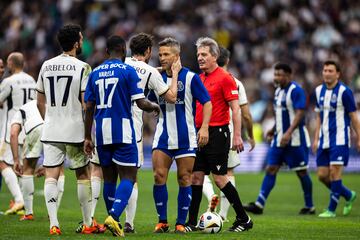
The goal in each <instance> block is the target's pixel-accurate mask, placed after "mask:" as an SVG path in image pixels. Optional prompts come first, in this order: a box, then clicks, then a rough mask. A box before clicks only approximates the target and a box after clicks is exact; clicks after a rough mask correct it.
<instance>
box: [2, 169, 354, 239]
mask: <svg viewBox="0 0 360 240" xmlns="http://www.w3.org/2000/svg"><path fill="white" fill-rule="evenodd" d="M262 177H263V174H239V175H237V176H236V181H237V189H238V191H239V193H240V196H241V199H242V201H243V202H249V201H253V200H255V199H256V196H257V193H258V191H259V187H260V185H261V181H262ZM359 178H360V177H359V175H358V174H346V175H345V176H344V180H343V182H344V183H345V184H346V185H347V186H348V187H349V188H351V189H353V190H355V191H357V192H358V193H360V184H359V183H360V181H359ZM312 180H313V183H314V186H313V189H314V202H315V205H316V208H317V213H319V212H320V211H322V210H323V209H324V208H326V207H327V204H328V200H329V192H328V190H327V189H325V187H323V186H322V185H321V184H320V183H319V181H318V180H317V179H316V178H315V176H314V175H313V176H312ZM65 181H66V182H65V193H64V197H63V200H62V203H61V207H60V211H59V221H60V224H61V230H62V233H63V235H61V236H60V237H51V238H52V239H96V238H97V239H113V237H112V236H111V234H110V233H109V232H106V233H105V234H103V235H90V236H89V235H79V234H76V233H75V232H74V231H75V228H76V227H77V223H78V222H79V221H80V220H81V213H80V207H79V204H78V202H77V197H76V180H75V177H74V173H72V172H71V171H69V170H68V171H66V180H65ZM43 183H44V179H43V178H41V179H36V189H37V192H36V194H35V197H34V212H35V217H36V220H35V221H32V222H20V221H19V220H18V219H19V216H1V215H0V239H49V238H50V236H49V233H48V231H49V221H48V218H47V211H46V206H45V202H44V197H43V195H41V194H40V191H39V190H41V189H42V188H43ZM3 184H5V183H4V182H3ZM152 185H153V179H152V173H151V171H148V170H141V171H140V172H139V200H138V209H137V216H136V218H135V227H136V230H137V234H134V235H127V236H126V238H128V239H218V238H220V239H347V240H348V239H360V207H359V204H360V200H359V199H358V200H357V201H356V202H355V204H354V207H353V211H352V213H351V214H350V215H349V216H347V217H344V216H342V208H343V206H344V200H343V199H341V201H340V204H339V206H338V209H337V214H338V216H337V217H336V218H335V219H320V218H318V217H317V216H299V215H298V214H297V213H298V211H299V209H300V208H301V207H302V206H303V197H302V192H301V188H300V184H299V182H298V179H297V177H296V176H295V174H293V173H289V172H281V173H280V174H279V175H278V178H277V184H276V186H275V188H274V190H273V191H272V193H271V195H270V196H269V199H268V202H267V206H266V209H265V212H264V214H263V215H261V216H252V218H253V220H254V228H253V229H252V230H251V231H248V232H244V233H229V232H226V231H222V232H221V233H219V234H215V235H209V234H203V233H199V232H196V233H190V234H186V235H185V236H184V235H181V236H180V235H175V234H173V233H169V234H159V235H156V234H153V233H152V231H153V228H154V226H155V223H156V222H157V215H156V211H155V207H154V201H153V198H152ZM168 190H169V203H168V215H169V216H168V219H169V222H170V224H172V225H171V226H172V227H174V223H175V219H176V199H177V191H178V187H177V184H176V176H175V172H171V174H170V177H169V182H168ZM9 200H10V194H9V192H8V190H7V189H6V187H5V186H3V189H2V191H1V192H0V209H1V210H3V211H4V210H6V209H7V206H8V202H9ZM205 209H206V201H205V198H203V202H202V206H201V210H200V212H203V211H205ZM105 217H106V213H105V206H104V203H103V200H102V199H101V200H100V201H99V204H98V208H97V211H96V218H97V219H98V220H99V222H100V221H103V220H104V219H105ZM229 218H230V219H234V212H233V210H232V209H231V210H230V213H229ZM230 224H231V223H225V226H224V229H227V228H228V227H230Z"/></svg>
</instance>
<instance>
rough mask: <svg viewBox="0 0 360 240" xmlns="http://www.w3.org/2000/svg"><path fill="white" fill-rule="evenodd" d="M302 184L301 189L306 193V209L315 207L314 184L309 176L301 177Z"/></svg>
mask: <svg viewBox="0 0 360 240" xmlns="http://www.w3.org/2000/svg"><path fill="white" fill-rule="evenodd" d="M299 178H300V182H301V187H302V189H303V192H304V200H305V207H307V208H312V207H313V206H314V204H313V200H312V182H311V178H310V176H309V174H306V175H305V176H303V177H299ZM350 196H351V193H350Z"/></svg>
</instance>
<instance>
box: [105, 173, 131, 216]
mask: <svg viewBox="0 0 360 240" xmlns="http://www.w3.org/2000/svg"><path fill="white" fill-rule="evenodd" d="M133 186H134V182H132V181H130V180H129V179H126V178H125V179H122V180H121V181H120V184H119V186H118V187H117V189H116V192H115V201H114V204H113V206H112V208H111V210H110V215H111V216H112V217H113V218H114V219H115V220H116V221H119V217H120V215H121V213H122V212H123V211H124V209H125V207H126V205H127V204H128V201H129V198H130V195H131V193H132V189H133Z"/></svg>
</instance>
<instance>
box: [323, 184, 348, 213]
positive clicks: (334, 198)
mask: <svg viewBox="0 0 360 240" xmlns="http://www.w3.org/2000/svg"><path fill="white" fill-rule="evenodd" d="M351 195H352V194H351V191H350V190H349V189H348V188H346V187H345V186H344V185H343V184H342V180H341V179H340V180H336V181H332V182H331V194H330V203H329V207H328V210H329V211H332V212H335V210H336V207H337V204H338V202H339V198H340V196H343V197H344V198H345V199H346V201H349V200H350V198H351Z"/></svg>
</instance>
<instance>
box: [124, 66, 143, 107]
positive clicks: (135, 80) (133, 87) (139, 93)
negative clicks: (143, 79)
mask: <svg viewBox="0 0 360 240" xmlns="http://www.w3.org/2000/svg"><path fill="white" fill-rule="evenodd" d="M128 77H129V83H130V95H131V101H135V100H137V99H141V98H145V96H144V91H143V90H142V88H140V87H139V85H140V78H139V76H138V75H137V73H136V71H135V70H134V69H133V68H129V70H128Z"/></svg>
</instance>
